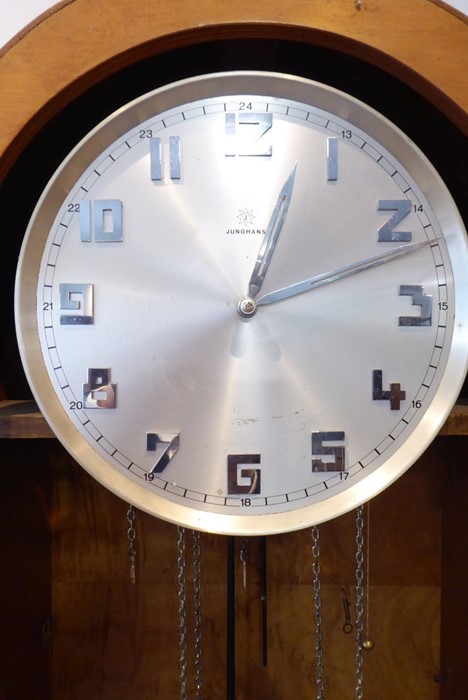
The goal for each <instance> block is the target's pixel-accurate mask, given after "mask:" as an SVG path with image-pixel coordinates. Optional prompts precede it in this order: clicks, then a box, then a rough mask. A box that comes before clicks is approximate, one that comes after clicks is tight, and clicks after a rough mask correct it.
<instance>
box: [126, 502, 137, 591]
mask: <svg viewBox="0 0 468 700" xmlns="http://www.w3.org/2000/svg"><path fill="white" fill-rule="evenodd" d="M135 520H136V511H135V508H134V507H133V506H132V505H130V506H129V507H128V510H127V522H128V528H127V538H128V558H129V560H130V580H131V582H132V583H136V569H135V562H136V546H135V539H136V531H135V525H134V523H135Z"/></svg>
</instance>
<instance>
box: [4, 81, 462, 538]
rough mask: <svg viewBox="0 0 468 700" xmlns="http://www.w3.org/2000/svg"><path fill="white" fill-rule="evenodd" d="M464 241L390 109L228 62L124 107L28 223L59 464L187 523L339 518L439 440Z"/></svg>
mask: <svg viewBox="0 0 468 700" xmlns="http://www.w3.org/2000/svg"><path fill="white" fill-rule="evenodd" d="M467 263H468V258H467V248H466V233H465V231H464V229H463V225H462V223H461V219H460V217H459V215H458V212H457V210H456V207H455V205H454V203H453V201H452V199H451V197H450V195H449V193H448V191H447V190H446V188H445V186H444V184H443V183H442V181H441V179H440V178H439V176H438V175H437V173H436V172H435V170H434V169H433V168H432V166H431V165H430V164H429V162H428V161H427V160H426V158H425V157H424V155H423V154H422V153H421V152H420V151H419V150H418V149H417V148H416V147H415V146H414V145H413V144H412V143H411V141H410V140H409V139H408V138H407V137H406V136H405V135H404V134H403V133H402V132H400V131H399V130H398V129H397V128H396V127H395V126H393V125H392V124H391V123H390V122H389V121H387V120H386V119H385V118H384V117H383V116H382V115H380V114H378V113H376V112H375V111H374V110H372V109H371V108H370V107H368V106H366V105H365V104H364V103H361V102H359V101H357V100H355V99H354V98H352V97H351V96H349V95H347V94H345V93H343V92H341V91H337V90H335V89H333V88H331V87H328V86H326V85H323V84H320V83H317V82H313V81H308V80H305V79H302V78H299V77H297V76H291V75H284V74H276V73H271V72H250V71H243V72H227V73H220V74H211V75H207V76H200V77H196V78H193V79H187V80H183V81H180V82H177V83H175V84H171V85H169V86H165V87H163V88H161V89H158V90H156V91H154V92H152V93H150V94H147V95H145V96H143V97H141V98H140V99H137V100H136V101H133V102H131V103H130V104H128V105H127V106H124V107H123V108H121V109H120V110H118V111H117V112H116V113H114V114H112V115H110V116H109V117H108V118H107V119H106V120H105V121H104V122H103V123H102V124H101V125H99V126H98V127H96V129H94V130H93V131H91V133H90V134H89V135H87V136H86V137H85V139H84V140H83V141H82V142H81V143H80V144H79V145H78V146H77V147H76V148H75V150H74V151H73V152H72V153H71V154H70V156H69V157H68V158H67V159H66V160H65V161H64V163H63V165H62V166H61V167H60V168H59V170H58V171H57V173H56V174H55V175H54V177H53V178H52V180H51V182H50V183H49V185H48V187H47V188H46V190H45V192H44V194H43V196H42V197H41V200H40V202H39V204H38V206H37V208H36V210H35V212H34V215H33V217H32V220H31V223H30V226H29V229H28V233H27V236H26V239H25V243H24V246H23V250H22V253H21V259H20V266H19V271H18V278H17V296H16V313H17V329H18V335H19V339H20V348H21V353H22V359H23V363H24V365H25V368H26V372H27V375H28V378H29V381H30V383H31V386H32V389H33V392H34V394H35V396H36V399H37V401H38V403H39V405H40V407H41V409H42V411H43V412H44V414H45V416H46V417H47V419H48V421H49V423H50V425H51V426H52V428H53V430H54V432H55V434H56V435H57V436H58V437H59V438H60V439H61V440H62V442H63V443H64V445H65V446H66V447H67V448H68V449H69V451H70V452H71V454H72V455H73V456H74V457H75V459H76V460H77V461H78V462H79V463H81V464H82V465H83V466H84V467H85V468H86V469H88V470H89V471H90V472H91V473H92V474H93V475H94V476H95V477H96V478H97V479H98V480H99V481H101V483H103V484H104V485H105V486H106V487H107V488H109V489H111V490H113V491H114V492H115V493H117V494H118V495H120V496H122V497H123V498H125V499H126V500H128V501H130V502H132V503H134V504H135V505H137V506H139V507H140V508H142V509H144V510H147V511H148V512H150V513H152V514H154V515H158V516H160V517H162V518H165V519H168V520H170V521H173V522H177V523H180V524H183V525H186V526H190V527H193V528H195V529H201V530H208V531H215V532H223V533H231V534H259V533H262V534H268V533H272V532H280V531H286V530H293V529H299V528H303V527H305V526H307V525H310V524H313V523H317V522H320V521H323V520H326V519H329V518H332V517H335V516H337V515H339V514H341V513H343V512H345V511H347V510H350V509H352V508H354V507H355V506H356V505H357V504H359V503H362V502H363V501H365V500H367V499H368V498H370V497H372V496H373V495H375V494H376V493H378V492H379V491H381V490H382V489H383V488H385V487H386V486H387V485H388V484H390V483H391V482H392V481H393V480H394V479H396V478H397V477H398V476H399V475H400V474H401V473H402V472H403V471H404V470H406V469H407V468H408V467H409V466H410V465H411V464H412V463H413V462H414V461H415V460H416V459H417V457H418V456H419V455H420V454H421V452H422V451H423V450H424V449H425V448H426V447H427V445H428V444H429V442H430V441H431V440H432V438H433V437H434V436H435V435H436V434H437V432H438V430H439V429H440V426H441V425H442V423H443V421H444V419H445V418H446V416H447V413H448V411H449V410H450V408H451V407H452V405H453V403H454V401H455V400H456V398H457V396H458V393H459V391H460V387H461V384H462V382H463V380H464V378H465V375H466V363H467V352H466V348H467V335H466V334H467V331H466V325H467V312H468V309H467V273H468V266H467Z"/></svg>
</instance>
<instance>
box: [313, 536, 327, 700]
mask: <svg viewBox="0 0 468 700" xmlns="http://www.w3.org/2000/svg"><path fill="white" fill-rule="evenodd" d="M312 573H313V575H314V578H313V588H314V627H315V681H316V686H317V696H316V698H317V700H323V698H324V694H323V649H322V640H323V632H322V610H321V609H322V598H321V595H320V588H321V583H320V546H319V529H318V527H317V526H316V525H314V526H313V527H312Z"/></svg>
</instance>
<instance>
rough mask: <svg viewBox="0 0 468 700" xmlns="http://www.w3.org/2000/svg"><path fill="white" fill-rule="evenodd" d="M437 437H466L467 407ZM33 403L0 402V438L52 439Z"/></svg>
mask: <svg viewBox="0 0 468 700" xmlns="http://www.w3.org/2000/svg"><path fill="white" fill-rule="evenodd" d="M439 435H468V405H464V404H456V405H455V406H454V407H453V409H452V411H451V412H450V414H449V417H448V418H447V420H446V421H445V423H444V425H443V427H442V429H441V431H440V433H439ZM53 437H55V436H54V434H53V432H52V430H51V429H50V428H49V426H48V424H47V422H46V420H45V418H44V416H43V415H42V414H41V412H40V411H39V408H38V406H37V404H36V403H35V401H0V438H17V439H19V438H53Z"/></svg>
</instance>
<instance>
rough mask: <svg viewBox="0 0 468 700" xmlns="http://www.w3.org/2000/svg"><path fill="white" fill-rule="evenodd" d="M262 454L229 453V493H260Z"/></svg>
mask: <svg viewBox="0 0 468 700" xmlns="http://www.w3.org/2000/svg"><path fill="white" fill-rule="evenodd" d="M256 464H260V455H259V454H255V455H228V457H227V472H228V494H231V495H232V494H246V493H250V494H256V493H260V487H261V483H260V481H261V474H260V469H259V468H258V469H256V468H255V466H254V465H256Z"/></svg>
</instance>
